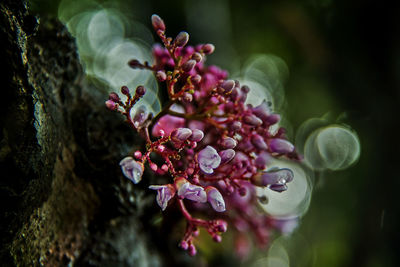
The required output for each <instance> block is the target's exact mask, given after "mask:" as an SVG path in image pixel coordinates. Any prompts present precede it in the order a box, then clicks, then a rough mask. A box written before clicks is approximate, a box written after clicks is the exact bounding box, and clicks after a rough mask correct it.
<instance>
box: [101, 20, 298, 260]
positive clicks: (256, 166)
mask: <svg viewBox="0 0 400 267" xmlns="http://www.w3.org/2000/svg"><path fill="white" fill-rule="evenodd" d="M152 24H153V27H154V29H155V31H156V32H157V35H158V36H159V37H160V38H161V41H162V43H163V46H160V45H156V46H155V47H154V49H153V54H154V59H155V61H154V64H152V65H151V64H149V63H148V62H144V63H141V62H139V61H138V60H135V59H134V60H131V61H129V63H128V64H129V66H131V67H132V68H135V69H145V70H150V71H152V72H153V73H154V75H155V77H156V78H157V79H158V81H159V82H160V83H164V84H165V88H166V90H167V93H168V101H167V102H166V103H165V105H164V108H163V109H162V111H161V112H160V113H159V114H157V115H156V116H155V117H153V116H152V115H148V114H147V113H146V112H145V111H144V110H142V109H140V108H138V109H136V113H135V114H134V115H131V110H132V108H133V106H134V105H135V104H136V103H137V102H138V101H139V100H140V98H141V97H142V96H143V95H144V94H145V93H146V90H145V88H144V87H143V86H138V87H137V88H136V92H135V94H134V95H131V94H130V92H129V89H128V88H127V87H125V86H123V87H122V88H121V93H122V94H123V95H125V96H126V101H125V102H123V101H122V100H121V98H120V96H119V95H118V94H117V93H111V94H110V96H109V100H108V101H107V102H106V106H107V107H108V108H109V109H111V110H115V111H118V112H120V113H121V114H123V115H124V116H125V117H126V119H127V122H128V123H129V124H130V125H131V126H132V128H133V129H135V130H137V131H138V132H139V133H140V134H142V136H143V137H144V138H145V140H146V151H145V152H144V153H142V152H140V151H136V152H135V153H134V155H132V156H128V157H126V158H124V159H123V160H122V161H121V162H120V165H121V168H122V172H123V174H124V175H125V176H126V177H127V178H129V179H130V180H132V182H133V183H135V184H136V183H138V182H140V181H141V179H142V175H143V170H144V165H145V164H146V163H147V164H148V165H149V167H150V169H151V170H152V171H154V172H155V173H156V174H157V175H167V176H169V177H170V183H169V184H163V185H152V186H150V189H152V190H155V191H156V192H157V197H156V201H157V203H158V205H159V206H160V207H161V210H163V211H164V210H165V209H167V208H168V207H170V206H174V207H177V208H179V209H180V211H181V212H182V215H183V217H184V218H185V219H186V221H187V228H186V232H185V234H184V235H183V238H182V241H181V243H180V246H181V248H182V249H184V250H187V251H188V253H189V254H190V255H195V254H196V247H195V245H194V242H193V241H194V239H195V237H196V236H197V235H198V234H199V228H204V229H205V230H206V231H207V232H208V233H209V234H210V235H211V237H212V238H213V239H214V240H215V241H216V242H220V241H221V233H223V232H225V231H226V230H227V225H228V222H229V223H230V224H231V225H233V227H234V229H235V231H236V249H237V252H238V254H239V255H241V256H245V254H246V253H247V252H248V247H249V240H248V237H247V235H246V233H247V232H249V231H252V232H253V234H254V237H255V239H256V240H257V243H258V244H259V245H260V246H265V245H267V244H268V240H269V236H270V232H271V230H272V229H277V230H282V229H287V225H286V226H285V223H286V224H289V225H293V219H291V220H290V221H288V222H285V221H282V220H276V219H274V218H271V217H270V216H268V215H266V214H265V213H261V212H259V210H258V209H257V201H258V200H257V198H256V196H255V187H256V186H260V187H268V188H269V189H270V190H274V191H276V192H283V191H285V190H286V189H287V188H288V185H287V183H289V182H290V181H292V180H293V178H294V177H293V172H292V171H291V170H290V169H278V168H271V167H273V166H268V165H269V162H270V159H271V158H272V157H286V158H289V159H292V160H298V159H299V158H298V155H297V153H296V152H295V148H294V146H293V145H292V144H291V143H290V142H289V141H287V140H286V137H285V130H284V129H283V128H278V130H277V131H272V130H271V126H273V125H275V124H277V123H278V122H279V120H280V116H279V114H276V113H273V112H272V110H271V109H270V107H269V105H268V103H267V102H266V101H264V102H262V104H260V105H259V106H256V107H253V106H252V105H246V104H245V101H246V97H247V94H248V93H249V91H250V88H249V87H248V86H246V85H243V86H241V85H240V84H239V82H238V81H234V80H229V79H227V76H228V74H227V72H226V71H224V70H221V69H219V68H218V67H216V66H206V65H205V61H206V57H207V56H208V55H209V54H211V53H213V51H214V46H213V45H212V44H202V45H197V46H195V47H192V46H186V44H187V43H188V40H189V35H188V33H186V32H181V33H179V34H178V36H177V37H176V38H174V39H173V38H170V37H167V36H166V35H165V29H166V27H165V24H164V22H163V20H162V19H161V18H160V17H159V16H157V15H153V16H152ZM151 154H152V155H158V157H159V158H160V159H161V161H162V162H163V164H156V163H154V162H153V161H152V160H151V158H150V155H151ZM160 165H161V166H160ZM207 203H208V204H207ZM207 205H209V208H208V209H207ZM188 207H190V209H189V208H188ZM189 210H198V211H199V212H205V211H207V210H208V212H207V214H209V215H210V217H214V218H215V217H217V218H218V214H219V217H220V218H219V219H210V220H204V219H199V218H195V217H192V215H191V213H190V212H189ZM212 213H215V214H212ZM285 227H286V228H285Z"/></svg>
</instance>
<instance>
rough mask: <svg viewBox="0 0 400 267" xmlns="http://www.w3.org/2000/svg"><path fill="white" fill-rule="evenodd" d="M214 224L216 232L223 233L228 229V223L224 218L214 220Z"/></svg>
mask: <svg viewBox="0 0 400 267" xmlns="http://www.w3.org/2000/svg"><path fill="white" fill-rule="evenodd" d="M215 225H216V228H217V231H218V232H221V233H225V232H226V230H228V223H227V222H226V221H224V220H216V221H215Z"/></svg>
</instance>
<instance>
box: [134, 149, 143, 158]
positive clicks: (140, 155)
mask: <svg viewBox="0 0 400 267" xmlns="http://www.w3.org/2000/svg"><path fill="white" fill-rule="evenodd" d="M133 155H134V156H135V158H136V159H140V158H141V157H142V152H140V151H135V153H134V154H133Z"/></svg>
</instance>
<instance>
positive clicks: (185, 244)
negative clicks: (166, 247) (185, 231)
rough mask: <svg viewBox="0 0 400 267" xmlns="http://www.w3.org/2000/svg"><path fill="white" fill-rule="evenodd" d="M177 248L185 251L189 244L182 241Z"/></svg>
mask: <svg viewBox="0 0 400 267" xmlns="http://www.w3.org/2000/svg"><path fill="white" fill-rule="evenodd" d="M179 246H180V247H181V248H182V249H183V250H187V249H188V248H189V244H188V242H186V241H185V240H182V241H181V243H180V244H179Z"/></svg>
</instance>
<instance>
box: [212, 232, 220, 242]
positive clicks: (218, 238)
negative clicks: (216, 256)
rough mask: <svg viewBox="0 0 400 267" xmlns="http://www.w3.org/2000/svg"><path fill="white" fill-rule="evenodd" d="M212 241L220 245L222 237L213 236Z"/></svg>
mask: <svg viewBox="0 0 400 267" xmlns="http://www.w3.org/2000/svg"><path fill="white" fill-rule="evenodd" d="M213 240H214V241H215V242H217V243H221V241H222V237H221V236H220V235H217V234H216V235H214V236H213Z"/></svg>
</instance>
